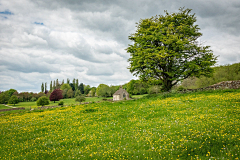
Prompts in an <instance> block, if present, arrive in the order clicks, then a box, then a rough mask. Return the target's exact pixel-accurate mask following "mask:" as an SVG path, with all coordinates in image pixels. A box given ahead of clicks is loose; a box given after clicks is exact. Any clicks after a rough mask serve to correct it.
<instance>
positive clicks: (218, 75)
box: [181, 63, 240, 89]
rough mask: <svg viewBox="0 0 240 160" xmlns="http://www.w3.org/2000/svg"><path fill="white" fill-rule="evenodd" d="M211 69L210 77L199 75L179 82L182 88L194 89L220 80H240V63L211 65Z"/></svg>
mask: <svg viewBox="0 0 240 160" xmlns="http://www.w3.org/2000/svg"><path fill="white" fill-rule="evenodd" d="M213 70H214V73H213V76H212V77H205V76H201V77H199V78H197V77H191V78H187V79H185V80H184V81H183V82H182V83H181V85H182V86H183V87H184V88H188V89H196V88H203V87H207V86H210V85H213V84H216V83H219V82H222V81H234V80H240V63H235V64H232V65H229V64H228V65H221V66H217V67H213Z"/></svg>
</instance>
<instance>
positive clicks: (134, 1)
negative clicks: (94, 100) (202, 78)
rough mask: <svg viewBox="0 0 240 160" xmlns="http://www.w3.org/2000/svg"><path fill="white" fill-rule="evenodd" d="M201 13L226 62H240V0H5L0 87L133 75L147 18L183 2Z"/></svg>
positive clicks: (0, 0)
mask: <svg viewBox="0 0 240 160" xmlns="http://www.w3.org/2000/svg"><path fill="white" fill-rule="evenodd" d="M184 6H185V8H190V9H192V13H196V17H197V24H198V25H199V27H200V28H201V30H200V32H202V33H203V36H202V37H201V38H200V41H201V42H204V45H209V46H211V49H212V50H213V53H214V55H216V56H219V58H218V65H223V64H232V63H238V62H239V61H240V31H239V29H240V16H239V15H240V1H239V0H217V1H216V0H194V1H193V0H171V1H170V0H148V1H143V0H0V91H3V90H8V89H10V88H14V89H16V90H18V91H19V92H22V91H32V92H39V91H40V90H41V83H42V82H47V83H48V89H49V84H50V81H51V80H56V79H59V81H62V79H64V80H65V82H66V79H67V78H69V79H70V80H71V81H72V79H73V78H76V79H79V82H80V83H84V84H88V85H90V86H91V87H92V86H95V87H97V86H98V85H99V84H101V83H104V84H108V85H121V84H124V83H127V82H129V81H130V80H131V79H133V78H135V79H136V77H133V76H132V74H131V73H130V72H129V70H128V69H127V67H128V66H129V63H128V62H127V60H128V58H129V54H128V53H126V50H125V49H126V48H127V47H128V44H130V43H131V42H130V41H129V40H128V36H129V35H130V34H131V33H134V32H135V31H136V27H135V26H136V24H135V23H136V22H139V20H140V19H144V18H150V17H152V16H155V15H164V10H167V11H168V12H170V13H172V12H178V9H179V8H180V7H184Z"/></svg>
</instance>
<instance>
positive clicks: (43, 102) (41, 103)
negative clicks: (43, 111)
mask: <svg viewBox="0 0 240 160" xmlns="http://www.w3.org/2000/svg"><path fill="white" fill-rule="evenodd" d="M48 104H49V99H48V98H47V97H46V96H42V97H40V98H38V100H37V105H38V106H44V105H48Z"/></svg>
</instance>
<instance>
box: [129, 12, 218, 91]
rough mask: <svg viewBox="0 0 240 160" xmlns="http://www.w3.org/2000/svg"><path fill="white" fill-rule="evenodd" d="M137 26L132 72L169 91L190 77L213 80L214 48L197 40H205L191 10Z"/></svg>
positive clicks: (142, 21)
mask: <svg viewBox="0 0 240 160" xmlns="http://www.w3.org/2000/svg"><path fill="white" fill-rule="evenodd" d="M165 13H166V15H165V16H163V15H159V16H155V17H151V18H147V19H141V20H140V22H139V23H137V31H136V33H134V34H131V36H129V39H130V40H132V41H133V44H131V45H129V47H128V48H127V52H128V53H130V58H129V62H130V66H129V69H130V72H131V73H133V74H134V75H136V76H140V79H142V80H146V81H150V82H151V81H156V80H158V81H160V82H161V84H162V86H163V90H164V91H168V90H170V89H171V88H172V86H174V85H175V84H177V83H178V82H179V81H182V80H184V79H186V78H188V77H192V76H196V77H200V76H201V75H204V76H211V74H212V72H213V69H212V68H211V66H213V65H214V64H215V63H216V59H217V57H215V56H214V55H213V53H212V51H211V50H210V49H209V48H210V46H202V45H201V44H199V42H198V41H197V39H198V38H199V37H201V36H202V33H200V32H199V30H200V28H199V27H198V25H195V24H194V23H195V22H196V17H195V14H191V9H184V8H180V9H179V12H178V13H171V14H170V13H168V12H167V11H165Z"/></svg>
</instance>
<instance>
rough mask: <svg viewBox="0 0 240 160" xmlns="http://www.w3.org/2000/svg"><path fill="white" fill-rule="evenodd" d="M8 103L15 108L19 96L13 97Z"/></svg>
mask: <svg viewBox="0 0 240 160" xmlns="http://www.w3.org/2000/svg"><path fill="white" fill-rule="evenodd" d="M8 103H9V104H14V106H15V104H17V103H18V98H17V96H15V95H12V96H11V98H10V99H9V100H8Z"/></svg>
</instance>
